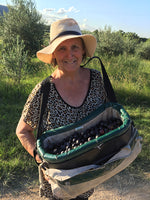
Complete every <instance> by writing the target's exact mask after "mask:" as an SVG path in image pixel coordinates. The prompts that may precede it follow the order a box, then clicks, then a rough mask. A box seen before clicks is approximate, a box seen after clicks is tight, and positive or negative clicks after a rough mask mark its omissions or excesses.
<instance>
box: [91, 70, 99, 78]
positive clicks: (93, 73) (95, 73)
mask: <svg viewBox="0 0 150 200" xmlns="http://www.w3.org/2000/svg"><path fill="white" fill-rule="evenodd" d="M90 72H91V77H93V78H94V79H96V78H101V77H102V76H101V72H100V71H98V70H97V69H90Z"/></svg>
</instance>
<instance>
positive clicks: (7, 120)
mask: <svg viewBox="0 0 150 200" xmlns="http://www.w3.org/2000/svg"><path fill="white" fill-rule="evenodd" d="M102 61H103V63H104V65H105V67H106V70H107V72H108V75H109V77H110V80H111V82H112V85H113V87H114V89H115V92H116V95H117V99H118V101H119V103H121V104H122V105H123V106H124V107H125V109H126V110H127V111H128V112H129V114H130V115H131V118H132V119H133V120H134V122H135V125H136V127H137V128H138V130H139V133H140V135H142V136H143V149H142V152H141V154H140V155H139V156H138V158H137V159H136V160H135V162H134V163H133V165H132V166H133V167H134V169H136V173H137V166H138V170H140V172H141V171H142V172H146V171H147V169H149V167H150V165H149V164H150V155H149V149H150V134H149V133H150V129H149V119H150V62H149V61H145V60H141V59H137V58H136V57H134V56H127V55H120V56H118V57H111V58H109V59H108V58H107V57H103V58H102ZM34 62H35V65H40V62H39V63H38V61H37V59H34ZM88 67H91V68H97V69H98V70H100V67H99V64H98V63H97V61H93V62H92V63H90V64H89V66H88ZM51 73H52V69H50V67H49V66H48V65H45V66H42V67H41V68H39V71H38V72H36V73H34V74H32V75H31V76H30V75H27V79H25V80H23V81H22V82H21V84H20V86H19V87H17V86H15V85H13V82H11V81H10V80H7V79H4V77H3V78H1V80H0V97H1V98H0V110H1V112H0V127H1V134H0V147H1V148H0V161H1V162H0V184H3V185H10V184H11V183H12V182H13V183H15V181H17V179H18V178H19V180H20V177H22V178H26V177H31V174H37V166H36V165H35V164H34V160H33V159H32V158H31V157H30V155H29V154H28V153H27V152H26V151H25V150H24V148H23V147H22V146H21V144H20V142H19V140H18V139H17V137H16V136H15V129H16V126H17V123H18V120H19V118H20V115H21V111H22V109H23V106H24V104H25V101H26V99H27V97H28V94H29V93H30V92H31V90H32V88H33V87H34V86H35V85H36V84H37V83H38V82H39V81H41V80H43V79H44V78H46V77H47V76H48V75H50V74H51ZM14 185H15V184H14ZM0 186H1V185H0Z"/></svg>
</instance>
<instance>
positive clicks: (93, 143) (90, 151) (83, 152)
mask: <svg viewBox="0 0 150 200" xmlns="http://www.w3.org/2000/svg"><path fill="white" fill-rule="evenodd" d="M110 119H111V120H112V119H120V120H121V121H122V125H121V126H119V127H118V128H116V129H114V130H111V131H109V132H108V133H106V134H104V135H102V136H99V137H97V138H94V139H92V140H90V141H89V142H86V143H84V144H82V145H79V146H78V147H76V148H74V149H72V150H70V151H67V152H64V153H61V154H57V155H55V154H50V153H49V152H46V150H45V149H46V146H47V145H50V144H57V143H61V142H62V141H63V140H64V139H65V138H67V137H71V136H72V135H73V134H77V133H78V134H79V133H81V134H82V133H83V134H84V133H85V131H86V130H87V129H90V128H91V127H94V126H96V125H97V124H98V123H99V122H101V121H109V120H110ZM131 126H132V122H131V119H130V117H129V115H128V113H127V112H126V111H125V109H124V108H123V107H122V106H121V105H119V104H117V103H106V104H103V105H102V106H100V107H99V108H98V109H97V110H95V111H93V112H92V113H91V114H90V115H89V116H87V117H85V118H84V119H82V120H80V121H78V122H76V123H73V124H69V125H67V126H63V127H59V128H56V129H54V130H49V131H46V132H44V133H43V134H42V136H41V137H40V138H39V139H38V140H37V150H38V153H39V155H40V156H41V157H42V159H43V160H44V161H46V162H48V163H49V167H50V168H57V169H72V168H77V167H81V166H85V165H90V164H102V163H105V162H106V161H108V160H109V159H110V158H111V157H112V156H113V155H115V154H116V153H118V152H119V151H120V150H121V148H123V147H124V146H126V145H127V144H128V143H129V141H130V139H131V138H132V137H133V132H132V131H131ZM59 148H61V147H59Z"/></svg>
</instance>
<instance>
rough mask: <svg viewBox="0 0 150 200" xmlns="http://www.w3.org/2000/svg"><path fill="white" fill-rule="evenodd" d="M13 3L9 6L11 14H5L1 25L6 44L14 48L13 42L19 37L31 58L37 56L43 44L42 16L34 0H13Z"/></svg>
mask: <svg viewBox="0 0 150 200" xmlns="http://www.w3.org/2000/svg"><path fill="white" fill-rule="evenodd" d="M12 3H13V5H11V6H10V5H8V8H9V12H8V13H7V14H6V13H5V15H4V18H3V23H1V25H2V30H3V33H2V36H3V41H4V44H7V46H8V45H9V46H12V42H11V41H12V40H13V39H14V38H15V37H16V35H19V36H20V38H21V40H23V41H24V44H25V50H26V51H28V53H29V55H30V56H32V55H35V52H36V51H37V50H39V49H40V48H41V44H42V43H43V34H44V24H43V22H42V21H41V15H39V13H38V12H37V11H36V8H35V5H34V3H33V2H32V0H12Z"/></svg>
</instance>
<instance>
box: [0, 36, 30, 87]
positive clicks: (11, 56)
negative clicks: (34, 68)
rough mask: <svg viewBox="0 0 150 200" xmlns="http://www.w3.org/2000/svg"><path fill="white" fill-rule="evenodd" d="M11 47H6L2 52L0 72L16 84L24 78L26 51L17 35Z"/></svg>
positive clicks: (26, 63)
mask: <svg viewBox="0 0 150 200" xmlns="http://www.w3.org/2000/svg"><path fill="white" fill-rule="evenodd" d="M12 44H13V45H12V47H11V48H10V47H8V48H7V51H6V50H5V51H4V52H3V59H2V64H3V66H2V73H3V74H4V75H6V76H7V77H9V78H11V79H13V80H14V82H15V83H16V84H20V81H21V79H23V78H24V76H25V75H26V72H27V68H28V57H27V52H26V51H24V48H25V45H24V42H23V41H21V40H20V39H19V36H17V41H13V43H12Z"/></svg>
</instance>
